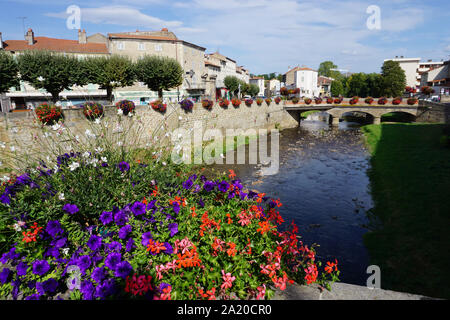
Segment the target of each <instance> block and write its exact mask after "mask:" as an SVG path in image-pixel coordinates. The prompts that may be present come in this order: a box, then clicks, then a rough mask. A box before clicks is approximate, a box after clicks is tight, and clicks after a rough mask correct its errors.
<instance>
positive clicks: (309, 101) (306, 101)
mask: <svg viewBox="0 0 450 320" xmlns="http://www.w3.org/2000/svg"><path fill="white" fill-rule="evenodd" d="M303 101H305V104H311V102H312V99H311V98H303Z"/></svg>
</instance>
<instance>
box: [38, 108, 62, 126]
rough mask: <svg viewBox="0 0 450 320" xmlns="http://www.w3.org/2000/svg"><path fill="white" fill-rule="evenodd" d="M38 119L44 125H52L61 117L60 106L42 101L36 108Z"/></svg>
mask: <svg viewBox="0 0 450 320" xmlns="http://www.w3.org/2000/svg"><path fill="white" fill-rule="evenodd" d="M35 112H36V115H37V117H38V119H39V121H40V122H41V123H42V124H45V125H53V124H55V123H56V122H58V121H60V120H62V119H63V115H62V109H61V107H57V106H55V105H53V104H48V103H42V104H40V105H39V106H38V107H37V108H36V111H35Z"/></svg>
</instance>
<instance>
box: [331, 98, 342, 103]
mask: <svg viewBox="0 0 450 320" xmlns="http://www.w3.org/2000/svg"><path fill="white" fill-rule="evenodd" d="M333 102H334V103H335V104H340V103H341V102H342V98H334V101H333Z"/></svg>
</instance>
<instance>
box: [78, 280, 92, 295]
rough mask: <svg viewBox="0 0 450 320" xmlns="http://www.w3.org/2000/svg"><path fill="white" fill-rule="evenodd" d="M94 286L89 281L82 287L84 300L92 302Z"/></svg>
mask: <svg viewBox="0 0 450 320" xmlns="http://www.w3.org/2000/svg"><path fill="white" fill-rule="evenodd" d="M94 290H95V288H94V285H93V284H92V282H91V281H89V280H84V281H83V282H82V283H81V285H80V292H81V293H82V294H83V299H84V300H92V299H93V296H94Z"/></svg>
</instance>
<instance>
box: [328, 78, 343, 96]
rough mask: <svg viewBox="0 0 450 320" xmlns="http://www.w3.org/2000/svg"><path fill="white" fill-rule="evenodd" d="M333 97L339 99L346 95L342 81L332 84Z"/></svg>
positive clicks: (335, 81)
mask: <svg viewBox="0 0 450 320" xmlns="http://www.w3.org/2000/svg"><path fill="white" fill-rule="evenodd" d="M330 91H331V95H332V96H333V97H338V96H340V95H343V94H344V86H343V85H342V82H341V81H340V80H334V81H333V82H331V88H330Z"/></svg>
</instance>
